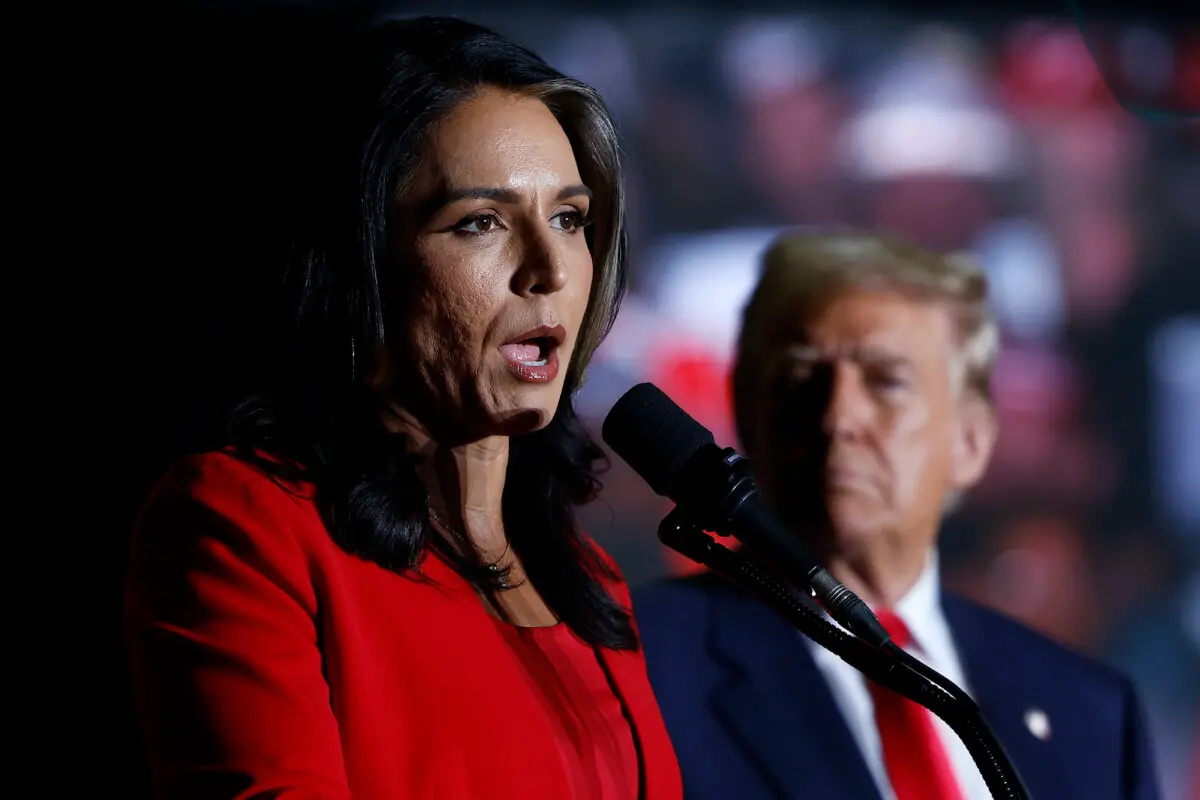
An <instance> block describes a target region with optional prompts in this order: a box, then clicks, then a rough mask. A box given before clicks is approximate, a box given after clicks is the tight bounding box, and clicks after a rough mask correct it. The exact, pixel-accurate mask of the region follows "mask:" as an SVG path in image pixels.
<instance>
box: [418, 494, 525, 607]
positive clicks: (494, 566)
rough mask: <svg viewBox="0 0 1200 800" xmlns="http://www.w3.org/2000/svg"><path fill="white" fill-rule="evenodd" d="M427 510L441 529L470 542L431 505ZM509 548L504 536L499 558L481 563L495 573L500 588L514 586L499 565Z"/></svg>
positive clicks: (510, 545)
mask: <svg viewBox="0 0 1200 800" xmlns="http://www.w3.org/2000/svg"><path fill="white" fill-rule="evenodd" d="M428 511H429V518H430V520H432V521H433V522H434V523H435V524H436V525H437V526H438V527H440V528H442V529H443V530H445V531H446V532H447V533H450V534H456V535H458V536H461V537H462V538H463V539H464V540H466V541H467V542H470V541H471V540H470V537H468V536H466V535H465V534H464V533H462V532H461V531H459V530H458V529H457V528H455V527H454V526H453V525H451V524H450V523H449V522H446V519H445V518H444V517H443V516H442V515H441V514H439V513H438V512H436V511H434V510H433V508H432V507H428ZM511 548H512V543H511V542H510V541H508V538H507V537H505V540H504V552H503V553H501V554H500V557H499V558H497V559H496V560H495V561H492V562H490V563H488V564H484V565H483V566H484V569H486V570H487V571H488V572H490V573H492V574H493V575H495V576H497V577H498V579H499V580H498V582H497V584H496V585H497V586H499V587H500V588H501V589H512V588H514V587H513V584H512V583H510V582H509V580H508V578H507V577H505V576H503V572H504V570H503V569H502V568H501V566H500V562H501V561H503V560H504V557H505V556H506V555H508V551H509V550H510V549H511Z"/></svg>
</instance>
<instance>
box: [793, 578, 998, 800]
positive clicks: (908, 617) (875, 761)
mask: <svg viewBox="0 0 1200 800" xmlns="http://www.w3.org/2000/svg"><path fill="white" fill-rule="evenodd" d="M893 611H894V612H895V613H896V615H897V616H898V617H900V619H901V620H903V621H904V624H905V625H907V626H908V629H909V632H910V633H911V634H912V644H910V645H909V646H908V647H907V648H905V649H906V650H908V652H909V653H911V654H912V655H914V656H916V657H917V658H919V659H921V660H922V661H924V662H925V663H926V664H928V665H929V666H931V667H933V668H934V669H935V670H937V671H938V672H940V673H941V674H942V675H945V676H946V677H947V678H949V679H950V680H952V681H954V683H956V684H957V685H958V686H960V687H962V689H963V690H964V691H966V692H967V693H968V694H970V693H971V689H970V687H969V686H967V684H966V676H965V675H964V674H963V668H962V661H961V660H960V659H959V656H958V651H957V650H956V649H955V647H954V639H953V637H952V636H951V635H950V627H949V626H948V625H947V624H946V618H945V616H944V615H943V614H942V604H941V602H940V590H939V581H938V565H937V557H936V556H931V557H930V559H929V564H928V566H926V568H925V571H924V572H922V573H921V577H920V578H919V579H918V580H917V583H916V585H914V586H913V588H912V589H911V590H910V591H909V593H908V594H907V595H905V596H904V598H903V599H902V600H901V601H900V602H899V603H897V604H896V607H895V608H894V609H893ZM805 641H806V642H808V644H809V646H810V648H811V650H812V654H813V659H814V660H815V661H816V662H817V668H818V669H820V670H821V674H822V675H824V676H825V680H826V682H827V683H828V684H829V689H830V691H831V692H832V693H833V699H834V701H835V702H836V703H837V706H838V708H839V709H840V710H841V712H842V717H843V718H844V719H845V720H846V725H847V726H848V727H849V728H850V733H851V734H852V735H853V736H854V740H855V741H856V742H858V747H859V749H860V750H861V751H862V754H863V758H864V759H865V760H866V762H867V767H868V768H869V769H870V770H871V775H872V777H873V778H874V779H875V784H876V786H878V787H879V793H880V795H882V797H883V800H895V798H896V795H895V793H894V792H893V791H892V786H891V783H890V782H889V781H888V776H887V768H886V767H885V766H884V763H883V744H882V742H880V739H879V730H878V728H876V727H875V707H874V703H873V702H872V700H871V694H870V692H869V690H868V689H867V684H866V678H864V677H863V674H862V673H861V672H859V671H858V670H856V669H855V668H854V667H852V666H850V665H849V664H847V663H846V662H845V661H842V659H840V658H838V657H837V656H836V655H834V654H833V653H831V652H830V651H828V650H826V649H825V648H823V647H820V646H818V645H817V644H815V643H814V642H812V641H811V640H809V639H807V638H806V639H805ZM934 723H935V727H936V730H937V732H938V737H939V739H940V740H941V742H942V747H943V748H945V750H946V754H947V755H948V756H949V758H950V765H951V768H952V769H953V770H954V777H955V778H956V779H957V780H958V786H959V788H960V789H961V790H962V793H963V798H964V800H991V797H992V795H991V793H990V792H988V789H987V784H985V783H984V781H983V776H982V775H980V774H979V769H978V768H977V767H976V766H975V762H974V760H973V759H972V758H971V754H970V753H968V752H967V748H966V746H965V745H963V743H962V741H961V740H960V739H959V738H958V735H957V734H955V733H954V731H952V730H951V729H950V726H949V725H947V724H946V723H945V722H943V721H942V719H941V718H940V717H936V716H935V717H934Z"/></svg>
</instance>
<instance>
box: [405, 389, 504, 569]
mask: <svg viewBox="0 0 1200 800" xmlns="http://www.w3.org/2000/svg"><path fill="white" fill-rule="evenodd" d="M387 426H388V428H389V429H390V430H392V431H393V432H396V433H402V434H403V435H404V436H405V437H406V438H407V439H408V441H409V443H410V446H411V448H412V450H413V452H414V453H416V454H417V456H418V461H417V465H416V469H417V474H418V475H419V476H420V478H421V482H422V483H423V484H424V485H425V489H426V491H427V492H428V493H429V506H430V509H431V510H432V512H433V516H434V517H435V519H438V520H439V521H440V522H441V523H442V524H443V525H445V526H447V527H449V528H450V529H451V532H453V533H458V534H462V535H465V536H466V537H467V539H468V542H469V544H470V545H472V546H473V547H474V548H475V549H476V550H477V551H478V552H479V555H480V556H482V557H483V558H484V559H486V560H488V561H492V560H495V559H498V558H499V557H500V556H501V555H503V552H504V550H505V549H506V548H507V546H508V539H507V537H506V535H505V532H504V520H503V511H502V510H503V500H504V481H505V477H506V475H507V473H508V437H507V436H489V437H486V438H483V439H476V440H474V441H469V442H464V443H462V444H456V445H452V446H446V445H442V444H440V443H439V442H437V441H436V440H435V439H434V438H433V436H432V435H431V434H430V432H429V429H428V428H427V427H426V426H425V425H424V424H422V423H421V422H420V421H419V420H418V419H416V417H414V416H413V415H412V414H410V413H408V412H407V411H406V410H404V409H402V408H395V407H393V408H392V409H391V410H390V413H389V415H388V419H387ZM455 544H467V543H466V542H463V543H458V542H456V543H455Z"/></svg>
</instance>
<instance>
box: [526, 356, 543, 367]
mask: <svg viewBox="0 0 1200 800" xmlns="http://www.w3.org/2000/svg"><path fill="white" fill-rule="evenodd" d="M521 363H522V364H524V365H525V366H527V367H544V366H546V365H547V364H549V363H550V359H548V358H543V359H541V360H539V361H522V362H521Z"/></svg>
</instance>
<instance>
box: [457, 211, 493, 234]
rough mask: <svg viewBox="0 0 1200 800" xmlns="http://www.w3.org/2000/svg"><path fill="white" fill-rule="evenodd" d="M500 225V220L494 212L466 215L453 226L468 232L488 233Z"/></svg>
mask: <svg viewBox="0 0 1200 800" xmlns="http://www.w3.org/2000/svg"><path fill="white" fill-rule="evenodd" d="M499 227H500V220H499V218H498V217H497V216H496V215H495V214H476V215H475V216H472V217H467V218H466V219H464V220H463V221H462V222H460V223H458V225H457V226H455V230H456V231H461V232H462V233H470V234H476V235H478V234H483V233H490V232H491V231H494V230H496V229H497V228H499Z"/></svg>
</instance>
